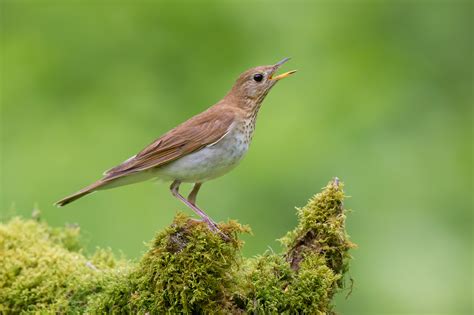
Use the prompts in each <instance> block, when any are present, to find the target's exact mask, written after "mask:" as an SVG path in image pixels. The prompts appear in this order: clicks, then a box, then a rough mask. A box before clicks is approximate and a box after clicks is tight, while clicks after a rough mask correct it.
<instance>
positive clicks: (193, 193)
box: [188, 183, 202, 205]
mask: <svg viewBox="0 0 474 315" xmlns="http://www.w3.org/2000/svg"><path fill="white" fill-rule="evenodd" d="M201 185H202V183H195V184H194V187H193V190H191V192H190V193H189V196H188V201H189V202H190V203H191V204H193V205H196V198H197V194H198V192H199V189H200V188H201Z"/></svg>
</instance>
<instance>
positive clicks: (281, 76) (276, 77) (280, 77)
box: [270, 58, 296, 81]
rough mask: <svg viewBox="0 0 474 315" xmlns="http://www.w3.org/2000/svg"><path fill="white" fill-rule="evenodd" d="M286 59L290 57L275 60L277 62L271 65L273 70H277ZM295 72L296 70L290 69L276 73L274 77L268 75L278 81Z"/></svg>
mask: <svg viewBox="0 0 474 315" xmlns="http://www.w3.org/2000/svg"><path fill="white" fill-rule="evenodd" d="M288 60H290V58H285V59H283V60H282V61H279V62H277V63H276V64H275V65H274V66H273V67H274V68H275V71H277V70H278V68H280V67H281V65H282V64H284V63H285V62H287V61H288ZM295 72H296V70H291V71H288V72H285V73H283V74H280V75H277V76H275V77H274V76H273V75H271V76H270V80H276V81H278V80H281V79H284V78H286V77H289V76H290V75H292V74H293V73H295Z"/></svg>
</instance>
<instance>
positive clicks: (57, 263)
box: [0, 180, 353, 314]
mask: <svg viewBox="0 0 474 315" xmlns="http://www.w3.org/2000/svg"><path fill="white" fill-rule="evenodd" d="M343 198H344V194H343V192H342V185H340V184H339V183H338V181H337V180H335V181H333V182H331V183H329V184H328V186H327V187H326V188H325V189H324V191H323V192H322V193H320V194H318V195H316V196H315V197H314V198H312V199H311V200H310V202H309V203H308V205H306V206H305V207H304V208H302V209H300V210H299V220H300V221H299V224H298V226H297V227H296V229H295V230H294V231H292V232H290V233H288V235H287V236H286V237H285V239H284V241H283V242H284V244H285V245H286V248H287V250H286V252H285V253H283V254H276V253H265V254H264V255H262V256H260V257H255V258H251V259H244V258H242V257H241V253H240V250H241V247H242V241H240V240H239V238H238V235H239V234H240V233H245V232H249V230H250V229H249V228H248V227H245V226H242V225H240V224H238V223H237V222H235V221H229V222H228V223H221V224H220V225H219V227H220V229H221V231H222V232H223V233H225V234H226V235H227V236H228V237H229V239H224V238H222V237H221V236H220V235H219V234H217V233H213V232H212V231H210V230H209V228H208V227H207V225H206V224H205V223H203V222H200V221H195V220H193V219H190V218H188V217H187V216H185V215H183V214H178V215H177V216H176V218H175V220H174V222H173V224H171V225H170V226H169V227H168V228H166V229H165V230H164V231H162V232H160V233H158V234H157V235H156V237H155V239H154V240H153V241H152V243H151V244H150V249H149V250H148V252H147V253H146V254H145V255H144V256H143V257H142V259H141V261H140V262H138V263H131V262H125V261H123V260H119V259H117V258H115V257H114V256H113V255H112V253H111V251H110V250H102V249H98V250H96V252H95V253H94V254H92V255H90V256H88V255H85V254H84V253H83V250H82V249H81V247H80V245H79V241H78V239H79V229H78V228H77V227H66V228H62V229H58V228H55V229H53V228H50V227H48V226H47V225H46V224H44V223H40V222H38V221H36V220H22V219H19V218H15V219H12V220H11V221H10V222H9V223H7V224H3V225H0V251H1V252H0V253H1V255H0V259H1V260H0V263H1V265H2V267H3V266H4V268H2V269H1V271H0V311H1V312H5V313H8V312H22V311H46V312H59V313H65V312H87V313H142V314H143V313H153V314H158V313H160V314H161V313H222V314H227V313H255V314H258V313H290V312H291V313H294V312H298V313H311V314H326V313H330V312H332V304H331V300H332V298H333V296H334V294H335V293H336V292H337V291H338V290H339V289H340V288H341V284H342V279H343V275H344V273H345V272H346V270H347V268H348V261H349V258H350V256H349V255H348V253H347V251H348V250H349V249H350V248H351V247H353V245H352V243H350V242H349V241H348V239H347V235H346V233H345V231H344V220H345V215H344V208H343V206H342V201H343Z"/></svg>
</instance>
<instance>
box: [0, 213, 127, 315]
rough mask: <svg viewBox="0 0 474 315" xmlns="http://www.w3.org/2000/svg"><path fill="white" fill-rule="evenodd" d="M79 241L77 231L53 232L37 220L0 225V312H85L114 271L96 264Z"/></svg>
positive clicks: (63, 229)
mask: <svg viewBox="0 0 474 315" xmlns="http://www.w3.org/2000/svg"><path fill="white" fill-rule="evenodd" d="M78 236H79V229H78V228H75V227H72V228H71V227H69V228H62V229H58V228H54V229H53V228H50V227H48V226H47V225H46V224H43V223H39V222H37V221H35V220H27V221H24V220H22V219H19V218H14V219H12V220H11V221H10V222H9V223H8V224H5V225H3V224H2V225H0V266H2V268H0V312H1V313H18V312H21V311H37V310H45V311H50V312H61V311H65V310H73V309H81V308H83V307H84V305H86V304H87V299H86V297H87V296H89V295H90V294H91V293H92V292H96V291H97V290H99V289H100V286H101V285H100V282H101V279H102V278H103V277H104V275H105V274H108V273H111V272H112V269H110V268H108V267H107V266H106V265H107V264H106V262H105V261H102V260H101V259H99V258H97V259H96V260H95V263H96V264H97V265H99V266H100V267H97V266H95V265H93V263H92V262H91V261H90V260H88V259H87V257H86V256H84V255H83V254H82V252H81V248H80V247H79V245H78V244H79V243H78ZM109 259H114V258H109ZM116 263H117V264H118V262H114V264H116ZM120 264H123V262H122V263H120Z"/></svg>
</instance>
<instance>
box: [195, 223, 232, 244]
mask: <svg viewBox="0 0 474 315" xmlns="http://www.w3.org/2000/svg"><path fill="white" fill-rule="evenodd" d="M191 220H193V221H195V222H205V223H206V224H207V226H208V227H209V229H210V230H211V231H212V232H214V233H217V234H219V235H220V236H221V237H222V238H223V239H224V240H226V241H230V238H229V236H227V234H225V233H224V232H222V231H221V230H220V229H219V227H218V226H217V223H216V222H214V221H213V220H212V219H211V218H202V219H191Z"/></svg>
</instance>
